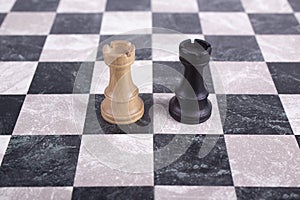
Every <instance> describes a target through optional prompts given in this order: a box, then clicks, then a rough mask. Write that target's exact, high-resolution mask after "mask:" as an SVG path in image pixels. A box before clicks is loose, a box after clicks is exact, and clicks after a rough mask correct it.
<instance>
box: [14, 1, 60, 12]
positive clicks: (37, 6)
mask: <svg viewBox="0 0 300 200" xmlns="http://www.w3.org/2000/svg"><path fill="white" fill-rule="evenodd" d="M58 3H59V0H43V1H36V0H17V1H16V3H15V4H14V6H13V8H12V11H56V8H57V6H58Z"/></svg>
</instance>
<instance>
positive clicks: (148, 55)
mask: <svg viewBox="0 0 300 200" xmlns="http://www.w3.org/2000/svg"><path fill="white" fill-rule="evenodd" d="M114 40H127V41H130V42H132V43H133V44H134V46H135V60H151V59H152V49H151V46H152V44H151V43H152V38H151V35H144V34H138V35H101V36H100V43H99V45H98V54H97V60H103V53H102V48H103V46H104V45H105V44H110V43H111V42H112V41H114Z"/></svg>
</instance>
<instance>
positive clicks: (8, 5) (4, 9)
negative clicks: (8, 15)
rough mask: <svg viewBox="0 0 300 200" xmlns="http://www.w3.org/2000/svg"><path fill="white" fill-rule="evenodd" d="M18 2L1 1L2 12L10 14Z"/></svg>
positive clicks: (0, 8)
mask: <svg viewBox="0 0 300 200" xmlns="http://www.w3.org/2000/svg"><path fill="white" fill-rule="evenodd" d="M15 2H16V0H0V12H3V13H5V12H9V11H10V9H11V8H12V7H13V5H14V3H15Z"/></svg>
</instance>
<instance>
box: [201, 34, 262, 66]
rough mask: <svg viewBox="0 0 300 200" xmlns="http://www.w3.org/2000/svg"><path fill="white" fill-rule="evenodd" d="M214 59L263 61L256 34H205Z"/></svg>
mask: <svg viewBox="0 0 300 200" xmlns="http://www.w3.org/2000/svg"><path fill="white" fill-rule="evenodd" d="M205 39H206V40H207V41H208V42H209V43H211V45H212V48H213V51H212V60H214V61H263V60H264V58H263V56H262V54H261V51H260V49H259V46H258V44H257V42H256V40H255V37H254V36H205Z"/></svg>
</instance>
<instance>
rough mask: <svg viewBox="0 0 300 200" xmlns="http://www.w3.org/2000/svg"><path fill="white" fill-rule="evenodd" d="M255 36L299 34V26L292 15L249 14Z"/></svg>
mask: <svg viewBox="0 0 300 200" xmlns="http://www.w3.org/2000/svg"><path fill="white" fill-rule="evenodd" d="M249 18H250V21H251V23H252V27H253V29H254V32H255V33H257V34H300V24H299V22H298V20H297V19H296V17H295V16H294V15H293V14H249Z"/></svg>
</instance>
